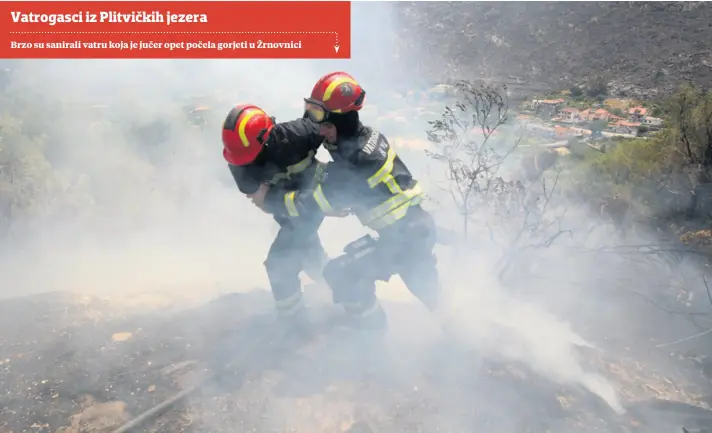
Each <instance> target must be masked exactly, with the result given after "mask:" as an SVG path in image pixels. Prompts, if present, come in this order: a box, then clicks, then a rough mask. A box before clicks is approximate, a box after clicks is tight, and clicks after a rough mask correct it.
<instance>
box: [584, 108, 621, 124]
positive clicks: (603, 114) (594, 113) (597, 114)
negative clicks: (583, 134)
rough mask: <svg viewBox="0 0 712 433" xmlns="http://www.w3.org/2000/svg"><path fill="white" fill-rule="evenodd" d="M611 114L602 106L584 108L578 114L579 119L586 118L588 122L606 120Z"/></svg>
mask: <svg viewBox="0 0 712 433" xmlns="http://www.w3.org/2000/svg"><path fill="white" fill-rule="evenodd" d="M612 116H613V115H612V114H611V113H609V112H608V111H607V110H604V109H603V108H598V109H595V110H593V109H588V110H584V111H582V112H581V114H580V117H581V119H584V120H588V121H589V122H593V121H594V120H604V121H606V122H608V121H609V120H610V119H611V117H612Z"/></svg>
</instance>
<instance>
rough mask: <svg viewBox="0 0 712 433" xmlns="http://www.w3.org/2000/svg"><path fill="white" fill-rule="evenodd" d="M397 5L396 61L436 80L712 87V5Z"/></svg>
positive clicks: (647, 90)
mask: <svg viewBox="0 0 712 433" xmlns="http://www.w3.org/2000/svg"><path fill="white" fill-rule="evenodd" d="M396 8H397V13H396V15H397V18H396V19H397V20H398V28H399V29H400V34H399V38H398V39H399V44H400V46H399V52H398V53H399V57H400V58H401V59H403V60H405V61H406V63H407V64H408V65H409V67H410V68H417V69H419V70H420V71H421V72H423V74H424V75H426V76H429V77H430V78H432V79H436V80H441V79H443V78H445V77H443V75H447V78H473V76H475V77H476V76H484V77H493V76H500V77H512V76H515V77H521V78H522V79H523V80H525V81H527V82H533V83H538V84H541V85H544V86H546V87H549V85H555V86H557V87H558V86H561V85H568V84H572V83H577V84H578V83H581V82H585V81H586V80H589V79H592V78H593V77H598V76H604V77H605V78H606V80H607V81H608V82H609V83H610V84H611V87H612V88H613V89H612V90H614V91H617V92H618V93H620V92H621V91H622V92H623V93H629V94H636V93H637V94H640V93H641V89H644V90H643V91H642V93H644V95H643V96H645V95H646V94H647V95H649V96H653V95H654V94H655V93H668V92H669V91H670V90H672V89H674V88H675V87H677V85H678V84H679V83H680V82H682V81H688V80H691V81H693V82H695V83H696V84H699V85H703V86H705V87H712V2H675V3H673V2H654V3H653V2H437V3H436V2H413V3H411V2H398V3H396ZM423 56H424V57H425V58H424V57H423ZM425 59H427V61H424V60H425ZM445 71H447V73H445Z"/></svg>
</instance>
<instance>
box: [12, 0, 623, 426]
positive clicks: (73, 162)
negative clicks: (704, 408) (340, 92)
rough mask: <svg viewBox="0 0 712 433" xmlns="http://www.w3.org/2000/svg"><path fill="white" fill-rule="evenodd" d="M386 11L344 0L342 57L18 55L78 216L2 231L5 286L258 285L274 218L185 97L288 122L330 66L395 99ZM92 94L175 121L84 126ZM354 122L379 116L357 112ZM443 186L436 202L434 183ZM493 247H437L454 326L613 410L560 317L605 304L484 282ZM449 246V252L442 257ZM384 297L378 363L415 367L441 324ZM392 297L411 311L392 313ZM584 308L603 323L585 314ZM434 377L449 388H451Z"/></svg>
mask: <svg viewBox="0 0 712 433" xmlns="http://www.w3.org/2000/svg"><path fill="white" fill-rule="evenodd" d="M391 7H392V6H391V4H388V3H367V2H364V3H354V4H353V5H352V10H353V17H354V18H353V21H352V22H353V30H352V40H353V48H352V53H353V58H352V59H351V60H348V61H330V60H329V61H327V60H324V61H299V60H294V61H292V60H290V61H282V60H200V61H188V60H186V61H180V60H170V61H169V60H137V61H129V60H116V61H108V60H92V61H80V60H56V61H48V60H42V61H23V62H21V63H17V64H14V66H16V67H14V74H13V77H12V79H13V86H16V88H17V89H20V91H25V92H27V93H28V94H39V95H42V97H44V98H46V100H48V101H55V102H60V103H61V105H62V107H63V110H64V111H57V112H58V113H60V114H61V116H60V117H59V118H57V117H56V116H54V114H53V109H48V110H47V112H46V113H45V116H46V118H45V119H41V121H47V122H51V124H52V125H53V128H54V129H53V130H54V131H55V134H56V135H54V136H52V137H49V140H48V149H46V155H47V157H48V159H49V160H50V163H51V164H52V167H53V170H55V171H56V172H57V173H64V174H66V176H69V178H68V179H69V180H68V186H67V187H66V188H65V189H64V190H63V192H61V191H59V192H54V193H53V196H52V197H44V198H43V199H45V200H50V199H51V200H61V199H62V198H66V199H67V200H75V201H76V202H77V203H79V204H80V205H79V206H78V208H80V210H81V212H77V211H72V212H68V211H67V212H60V211H57V212H56V213H54V214H53V217H52V218H50V219H44V220H41V221H40V220H38V219H28V220H26V221H19V222H17V223H16V224H15V226H14V229H13V230H14V231H13V238H12V241H11V242H10V241H8V243H7V244H6V246H4V247H3V248H2V249H3V254H2V255H0V275H2V283H3V284H2V286H1V287H0V296H2V297H16V296H21V295H26V294H30V293H36V292H46V291H54V290H67V291H80V292H89V293H92V294H100V295H111V296H130V295H131V294H136V293H142V292H143V293H145V292H161V293H167V296H172V297H181V296H195V295H196V294H197V296H198V297H200V298H201V299H202V300H206V299H209V298H212V297H215V296H217V295H219V294H225V293H230V292H236V291H237V292H247V291H249V290H252V289H253V288H256V287H262V288H266V287H267V279H266V275H265V273H264V269H263V264H262V262H263V260H264V257H265V255H266V253H267V250H268V248H269V245H270V243H271V241H272V239H273V237H274V235H275V234H276V230H277V227H276V224H275V223H274V222H273V221H272V219H271V218H270V217H268V216H266V215H264V214H263V213H261V212H260V211H259V210H257V209H255V208H254V207H253V206H252V205H251V203H250V202H249V201H248V200H247V199H246V198H244V197H242V196H241V195H240V194H239V192H238V191H237V188H236V187H235V185H234V184H233V181H232V179H231V178H230V175H229V173H228V171H227V168H226V167H225V162H224V161H223V160H222V156H221V152H220V135H219V130H209V131H200V130H197V129H192V128H189V127H188V126H185V127H182V126H179V125H177V123H178V120H177V119H179V118H180V115H181V113H182V112H181V104H188V103H190V100H191V98H193V97H199V98H204V99H208V100H209V101H210V102H208V104H210V105H211V108H212V110H213V111H212V112H211V113H213V114H211V115H212V116H215V119H214V120H216V119H220V118H222V116H223V115H224V114H225V113H226V112H227V111H228V110H229V108H230V106H231V105H232V104H234V103H237V102H252V103H255V104H258V105H260V106H262V107H263V108H265V109H266V110H267V111H268V112H270V113H272V114H273V115H275V116H276V117H277V119H278V120H291V119H294V118H297V117H299V116H300V115H301V107H302V98H303V97H304V96H305V95H307V94H308V92H309V91H310V89H311V86H312V85H313V83H314V82H315V81H316V79H318V78H319V77H320V76H321V75H323V74H324V73H326V72H329V71H331V70H336V69H342V70H347V71H349V72H351V73H352V74H353V75H355V76H356V77H357V78H358V79H359V81H361V83H362V84H363V85H364V87H366V89H367V90H368V95H369V96H368V103H369V104H372V105H375V106H377V107H378V106H380V105H381V104H384V105H385V104H391V103H393V102H392V101H389V100H388V98H390V96H391V90H392V89H393V88H394V87H395V84H394V83H396V82H397V86H398V87H402V86H406V87H407V86H408V85H410V84H412V83H417V82H420V79H421V78H422V77H414V76H409V75H407V74H404V72H403V71H402V69H400V66H399V64H397V63H395V61H394V60H393V59H392V56H391V55H390V53H391V52H392V49H393V47H392V44H391V41H392V37H393V33H394V31H395V30H397V29H395V28H394V27H393V25H392V21H391V18H392V15H391ZM413 85H414V86H415V84H413ZM92 105H106V106H107V107H106V108H104V109H100V110H105V113H108V114H106V116H107V117H108V118H110V119H114V120H118V121H121V122H124V124H128V123H129V122H134V123H139V124H146V125H147V124H149V123H150V122H151V121H152V120H165V121H167V122H169V123H171V124H172V125H173V127H172V129H171V133H170V136H169V137H165V138H164V139H163V140H161V143H158V144H156V143H150V142H149V143H137V142H136V141H135V140H134V139H135V136H132V135H130V134H129V132H128V131H124V130H119V129H116V128H113V129H112V128H109V129H102V128H101V126H99V127H98V128H96V129H94V130H93V131H94V132H91V133H87V132H86V130H87V125H89V124H93V123H95V122H97V120H96V118H95V115H94V114H92V113H95V112H94V111H92V110H86V109H85V108H87V107H89V106H92ZM380 114H384V113H380ZM363 120H364V121H365V122H366V123H369V122H375V121H376V120H377V119H374V118H370V119H369V118H368V114H366V117H365V118H364V119H363ZM424 128H425V125H424V124H418V123H416V122H415V121H413V122H412V123H411V124H409V125H408V127H407V129H408V131H409V133H410V134H412V135H413V136H417V137H418V138H423V136H424V133H423V129H424ZM401 155H402V158H403V159H404V160H405V162H406V163H407V164H408V165H409V166H411V168H412V169H413V171H414V172H415V175H416V177H418V178H420V179H421V181H422V182H423V183H424V184H425V185H426V186H429V187H430V190H431V191H433V192H434V194H435V195H437V193H436V191H437V190H436V189H435V188H434V186H433V185H432V182H431V180H430V179H429V178H428V172H427V170H426V167H427V166H428V163H427V160H426V159H425V156H424V155H423V154H422V153H421V152H416V151H412V150H408V149H405V150H403V152H402V153H401ZM63 194H64V195H63ZM438 198H440V199H442V200H447V197H446V196H444V195H443V194H440V195H439V196H438ZM435 215H436V218H437V219H438V221H439V222H440V223H441V224H443V223H445V222H450V223H452V222H453V221H458V216H457V215H454V211H453V209H451V208H449V207H445V208H443V209H438V210H437V212H435ZM38 221H39V222H38ZM363 232H364V229H363V228H362V227H360V226H359V224H358V223H357V222H356V221H355V220H353V219H350V218H347V219H328V220H327V221H326V223H325V224H324V226H323V227H322V228H321V231H320V234H321V237H322V239H323V240H324V243H325V246H326V248H327V250H328V252H329V253H330V254H332V255H336V254H338V253H339V251H340V250H341V248H342V247H343V246H344V245H345V244H346V243H347V242H348V241H350V240H352V239H355V238H356V237H357V236H358V235H360V234H361V233H363ZM554 250H555V249H554ZM490 253H491V254H492V255H495V254H496V253H495V251H494V248H492V247H491V246H487V245H483V246H482V248H481V249H480V250H479V251H478V252H477V255H476V256H475V255H471V254H470V253H461V252H453V251H450V250H448V249H446V248H441V249H439V251H438V254H439V256H440V262H441V271H442V274H443V275H442V276H443V286H444V288H445V289H446V292H447V294H448V298H449V301H450V302H449V304H448V305H449V308H448V309H447V310H446V311H447V312H448V313H449V316H450V319H452V320H453V322H454V323H455V324H456V326H457V328H458V335H459V337H460V342H461V344H462V345H463V346H468V347H472V348H474V349H476V351H477V352H478V354H479V356H480V357H482V358H497V359H501V360H504V362H519V363H522V364H524V365H526V366H527V367H529V368H530V369H531V370H532V371H534V372H536V373H537V374H539V375H541V376H543V377H545V378H547V379H549V380H551V381H553V382H556V383H559V384H566V385H580V386H582V387H584V388H586V389H588V391H590V392H591V393H593V394H595V395H597V396H598V397H600V398H601V399H602V400H603V401H605V402H606V403H607V404H608V405H609V406H610V407H611V408H613V409H614V410H615V411H617V412H621V411H622V403H621V399H620V397H619V396H618V395H617V392H616V389H615V387H614V385H613V384H612V383H611V382H610V381H609V380H608V379H607V378H606V377H605V376H604V375H602V374H601V373H599V372H597V371H592V369H591V367H590V366H588V365H585V364H584V362H583V361H582V359H581V352H580V351H579V349H580V348H581V347H584V348H589V349H591V348H594V346H595V345H594V344H592V343H589V342H588V340H587V339H586V338H584V337H583V336H581V335H580V334H579V332H577V330H576V328H577V325H580V323H575V324H571V323H569V320H570V318H571V317H576V316H577V315H578V313H579V310H581V309H585V308H586V306H594V305H598V303H599V302H600V301H599V300H596V299H585V300H581V299H579V300H575V299H574V298H575V296H573V295H571V293H567V292H570V290H569V289H570V287H565V284H567V283H565V284H562V285H560V287H559V286H557V287H551V286H548V287H544V288H543V289H542V287H543V286H546V284H539V283H534V282H530V284H529V285H528V286H527V289H528V290H527V294H526V295H525V296H521V294H519V293H515V292H511V291H507V290H505V289H504V288H503V287H502V285H501V283H499V282H498V281H497V280H496V279H495V278H493V275H492V266H491V265H492V263H490V262H489V261H488V260H487V259H486V258H487V256H488V254H490ZM546 254H552V255H553V258H552V260H558V259H559V258H560V256H561V255H566V253H565V252H559V253H555V252H552V253H546ZM557 254H558V256H559V257H557ZM453 255H455V256H456V260H451V259H452V257H453ZM584 261H585V259H584ZM567 266H568V268H567V269H564V270H561V271H560V273H561V274H566V275H561V278H562V279H563V280H566V279H567V277H571V279H573V280H577V281H581V280H586V279H587V278H588V277H589V276H590V275H592V274H593V273H594V271H593V270H591V269H590V268H589V267H588V265H587V264H586V263H583V262H581V263H574V264H572V263H571V262H569V264H568V265H567ZM539 289H542V290H543V291H542V292H539V291H538V290H539ZM546 290H548V292H546ZM536 293H549V294H551V293H555V294H556V297H557V298H556V299H551V298H546V299H542V298H543V296H544V295H542V297H540V298H537V295H535V294H536ZM379 296H381V298H382V299H384V303H385V304H386V309H387V310H388V311H389V312H392V313H393V314H392V317H391V319H390V320H391V322H392V323H394V327H395V328H396V329H399V331H398V332H394V334H393V336H392V337H391V339H390V340H389V341H390V344H392V347H390V348H389V349H388V350H386V351H385V353H388V354H389V356H388V359H387V362H384V365H387V366H388V369H389V370H388V372H389V374H392V375H393V376H399V377H404V375H407V372H410V371H416V370H418V369H419V368H420V367H422V366H423V365H424V364H425V361H424V360H422V362H421V358H423V359H424V358H425V357H426V352H428V351H430V350H431V349H432V347H431V346H430V343H432V341H433V338H436V337H433V336H432V335H430V337H428V338H424V340H423V341H419V340H420V334H418V332H423V335H426V334H428V331H426V330H425V329H424V328H425V327H430V328H432V329H436V328H437V323H435V321H434V320H430V319H423V316H424V315H427V313H426V312H425V311H420V309H418V308H416V307H415V305H417V304H416V302H415V301H414V300H413V298H412V297H411V296H410V295H409V294H408V293H407V292H406V291H405V289H404V287H403V286H402V284H401V282H400V281H399V279H398V278H397V277H396V278H393V279H392V281H391V282H390V283H389V284H388V285H380V286H379ZM532 298H537V299H532ZM401 304H407V305H408V308H409V309H410V308H413V309H415V310H417V313H412V312H410V313H405V314H400V311H401V309H400V307H399V306H400V305H401ZM574 304H575V305H576V310H574V308H573V307H572V305H574ZM394 305H395V306H394ZM564 317H566V319H564ZM586 317H588V318H591V319H596V320H599V319H598V318H595V317H593V315H587V316H586ZM421 321H422V323H421ZM423 323H426V324H427V325H424V324H423ZM203 325H204V326H206V327H207V326H216V324H215V323H212V324H208V323H206V324H203ZM191 326H196V325H195V324H192V325H191ZM609 326H613V325H611V324H609ZM432 329H431V331H430V332H431V333H432V332H433V331H432ZM426 342H427V344H426ZM594 349H595V348H594ZM341 350H346V349H343V348H342V349H341ZM351 350H355V349H353V348H352V349H351ZM596 350H597V349H596ZM348 353H351V352H348ZM402 353H409V354H410V355H411V356H412V359H409V360H403V359H402V358H401V357H399V354H402ZM448 362H450V363H451V364H452V363H453V362H454V363H457V362H458V360H457V359H449V360H448ZM466 362H467V361H462V365H461V367H462V368H463V369H464V370H468V369H470V367H471V366H470V365H469V364H466ZM406 364H408V365H407V366H406ZM352 367H353V366H352ZM406 367H408V368H406ZM472 370H475V368H474V366H472ZM479 374H486V373H484V372H481V373H479ZM442 386H443V389H447V386H449V385H447V384H443V385H442ZM442 392H446V391H442ZM470 398H471V399H473V400H477V401H481V403H482V405H484V406H486V405H488V404H489V405H490V406H491V405H492V404H494V403H493V402H492V401H489V402H488V401H487V400H488V396H487V395H484V394H482V393H477V392H476V391H473V392H472V394H471V395H470ZM344 400H348V399H346V398H345V397H343V396H341V399H337V400H331V406H333V407H335V408H338V411H339V413H340V414H341V415H343V413H348V412H349V411H350V410H351V408H352V407H353V406H352V405H355V404H354V403H350V402H348V401H344ZM322 403H324V407H325V408H326V409H325V410H328V408H329V407H331V406H330V405H329V401H323V402H322ZM267 404H270V403H267ZM503 404H504V403H503ZM524 404H528V403H527V402H526V401H525V403H524ZM285 406H288V404H286V403H285V402H284V401H283V400H277V401H276V402H275V403H273V404H272V405H271V406H270V407H271V410H270V413H272V414H273V415H274V416H279V414H281V415H282V416H285V417H286V416H287V414H288V413H292V414H293V415H295V416H296V413H297V412H298V411H296V410H294V409H288V408H287V407H285ZM280 408H281V411H280V410H278V409H280ZM498 409H500V410H502V411H511V410H512V408H509V407H502V408H498ZM335 410H336V409H335ZM275 413H276V414H275ZM301 415H303V413H301ZM323 415H324V414H323V413H322V414H321V415H320V416H323ZM341 415H340V416H341ZM315 416H316V415H315ZM429 416H433V415H429ZM436 418H437V417H436ZM446 418H447V417H446V415H443V416H442V417H441V418H437V419H435V420H434V421H433V423H434V424H435V425H445V424H448V423H454V421H452V420H448V419H446ZM280 421H282V420H280ZM216 422H217V421H216ZM308 422H310V421H309V420H301V421H300V423H303V424H305V423H308ZM312 422H314V423H316V422H317V421H314V420H312ZM277 424H280V423H277ZM337 424H338V423H337ZM455 424H456V423H455ZM314 428H317V427H316V426H314ZM310 431H316V430H310ZM319 431H321V430H319Z"/></svg>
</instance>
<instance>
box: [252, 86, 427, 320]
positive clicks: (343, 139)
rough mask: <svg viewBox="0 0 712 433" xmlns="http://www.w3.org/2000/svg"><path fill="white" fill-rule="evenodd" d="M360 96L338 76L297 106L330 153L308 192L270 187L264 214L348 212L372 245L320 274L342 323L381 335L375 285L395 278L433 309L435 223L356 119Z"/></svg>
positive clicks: (395, 160) (357, 247)
mask: <svg viewBox="0 0 712 433" xmlns="http://www.w3.org/2000/svg"><path fill="white" fill-rule="evenodd" d="M365 96H366V92H365V90H364V89H363V88H362V87H361V86H360V85H359V84H358V83H357V82H356V80H354V78H353V77H351V76H350V75H349V74H346V73H344V72H334V73H331V74H328V75H325V76H324V77H322V78H321V79H319V81H318V82H317V83H316V85H315V86H314V89H313V90H312V93H311V97H309V98H306V99H305V103H306V106H305V109H306V114H307V116H308V117H309V119H310V120H312V121H313V122H314V123H316V124H318V125H319V128H320V133H321V134H322V135H323V136H324V137H325V143H324V146H325V148H326V149H327V150H328V151H329V153H330V154H331V157H332V159H333V162H331V163H329V165H328V168H327V169H326V176H325V177H324V179H323V180H322V181H321V182H320V183H318V184H316V185H315V186H314V187H313V188H310V189H307V190H298V191H283V190H280V189H278V188H270V190H269V191H268V193H267V195H266V200H265V207H266V208H267V209H268V210H269V211H270V212H272V213H274V214H275V215H283V216H289V217H291V218H293V219H299V218H309V217H312V216H316V215H323V214H329V213H331V212H332V211H334V210H341V209H350V210H351V212H352V213H354V214H355V215H356V216H357V217H358V219H359V220H360V221H361V223H362V224H363V225H365V226H366V227H368V228H370V229H372V230H374V231H376V232H377V233H378V239H377V240H376V239H374V238H371V237H366V238H362V239H361V240H359V241H357V242H355V243H352V244H351V245H350V246H349V247H347V248H346V249H345V250H344V255H342V256H340V257H337V258H335V259H333V260H331V261H330V262H329V263H328V264H327V265H326V266H325V268H324V271H323V276H324V280H325V282H326V283H327V284H328V285H329V286H330V287H331V290H332V293H333V296H334V302H336V303H338V304H341V305H342V306H343V307H344V308H345V310H346V312H347V314H346V316H345V319H346V321H345V324H347V325H350V326H353V327H357V328H365V329H377V330H383V329H385V328H386V327H387V320H386V315H385V312H384V311H383V308H382V307H381V305H380V304H379V302H378V300H377V298H376V281H379V280H382V281H388V279H389V278H390V277H391V276H392V275H394V274H398V275H400V277H401V279H402V280H403V282H404V283H405V284H406V286H407V287H408V289H409V290H410V291H411V292H412V293H413V294H414V295H415V296H416V297H417V298H418V299H420V301H421V302H423V304H425V306H426V307H427V308H428V309H430V310H431V311H433V312H435V311H436V310H437V308H438V298H439V281H438V280H439V278H438V272H437V268H436V259H435V255H434V253H433V249H434V246H435V240H436V228H435V222H434V220H433V218H432V216H431V215H430V214H429V213H428V212H426V211H425V210H424V209H423V208H422V207H421V201H422V198H423V192H422V190H421V188H420V186H419V184H418V181H417V180H416V179H414V178H413V176H412V175H411V173H410V171H409V170H408V167H407V166H406V165H405V164H404V163H403V161H402V160H401V159H400V158H399V157H398V156H397V155H396V152H395V150H394V149H393V148H392V147H391V146H390V145H389V143H388V140H387V139H386V137H385V136H384V135H383V134H381V133H380V132H378V131H376V130H374V129H373V128H371V127H368V126H365V125H363V124H362V123H361V122H360V120H359V110H360V109H361V108H362V107H363V102H364V98H365Z"/></svg>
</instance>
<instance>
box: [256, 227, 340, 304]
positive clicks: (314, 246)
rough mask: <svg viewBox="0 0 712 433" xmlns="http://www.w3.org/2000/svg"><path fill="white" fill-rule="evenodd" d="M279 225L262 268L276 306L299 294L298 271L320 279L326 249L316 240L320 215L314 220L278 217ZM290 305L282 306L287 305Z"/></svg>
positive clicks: (315, 279) (325, 257) (296, 298)
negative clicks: (264, 269)
mask: <svg viewBox="0 0 712 433" xmlns="http://www.w3.org/2000/svg"><path fill="white" fill-rule="evenodd" d="M275 220H276V221H277V223H279V225H280V228H279V232H278V233H277V237H276V238H275V239H274V242H272V246H270V249H269V252H268V253H267V259H266V260H265V262H264V264H265V268H266V270H267V276H268V278H269V282H270V285H271V289H272V295H273V296H274V300H275V303H276V304H277V307H278V308H280V307H281V306H282V305H283V301H286V300H298V299H299V298H298V295H299V294H301V289H302V287H301V281H300V280H299V273H300V272H301V271H304V272H305V273H306V274H307V275H308V276H309V278H311V279H313V280H314V281H321V280H322V276H321V273H322V268H323V266H324V263H326V259H327V256H326V252H325V251H324V247H323V246H322V244H321V240H320V239H319V233H318V230H319V227H320V226H321V223H322V221H324V218H323V217H315V218H314V219H309V220H306V219H299V220H290V219H286V218H285V219H281V218H280V219H278V218H275ZM289 307H290V305H284V308H285V309H286V308H289Z"/></svg>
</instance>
